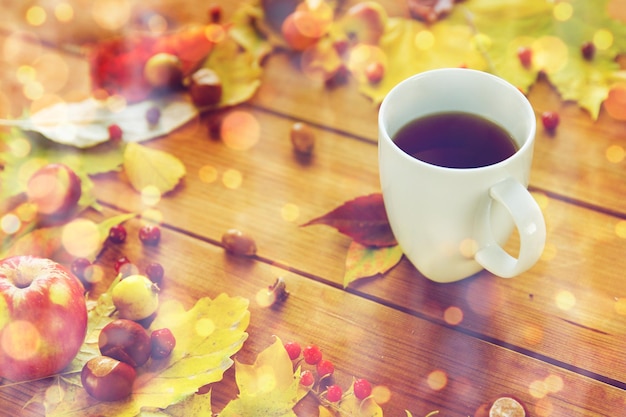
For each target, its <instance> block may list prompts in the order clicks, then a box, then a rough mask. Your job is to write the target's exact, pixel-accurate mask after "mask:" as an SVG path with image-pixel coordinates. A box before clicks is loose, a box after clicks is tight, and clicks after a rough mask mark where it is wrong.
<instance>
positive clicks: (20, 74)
mask: <svg viewBox="0 0 626 417" xmlns="http://www.w3.org/2000/svg"><path fill="white" fill-rule="evenodd" d="M15 78H16V79H17V81H18V82H19V83H20V84H24V85H26V84H28V83H31V82H33V81H35V80H36V79H37V70H35V68H33V67H32V66H31V65H20V66H19V67H18V68H17V70H16V71H15Z"/></svg>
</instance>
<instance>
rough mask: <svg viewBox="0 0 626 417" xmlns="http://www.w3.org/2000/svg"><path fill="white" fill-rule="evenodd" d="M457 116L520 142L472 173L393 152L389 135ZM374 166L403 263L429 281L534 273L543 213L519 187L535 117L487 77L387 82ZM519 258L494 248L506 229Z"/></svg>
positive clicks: (524, 180)
mask: <svg viewBox="0 0 626 417" xmlns="http://www.w3.org/2000/svg"><path fill="white" fill-rule="evenodd" d="M451 111H460V112H467V113H473V114H476V115H479V116H482V117H483V118H486V119H489V120H491V121H493V122H495V123H497V124H498V125H500V126H501V127H503V128H504V129H505V130H507V131H508V132H509V133H510V134H511V136H512V137H513V139H514V140H515V141H516V143H517V145H518V148H519V149H518V150H517V152H516V153H515V154H513V155H512V156H511V157H509V158H507V159H505V160H504V161H501V162H498V163H496V164H493V165H488V166H484V167H479V168H468V169H464V168H445V167H441V166H437V165H431V164H429V163H426V162H423V161H420V160H419V159H416V158H414V157H412V156H410V155H409V154H407V153H405V152H404V151H403V150H402V149H400V148H399V147H398V146H397V145H396V144H395V143H394V141H393V137H394V136H395V134H396V133H397V132H398V130H400V128H402V127H403V126H405V125H406V124H407V123H408V122H410V121H412V120H414V119H416V118H420V117H423V116H427V115H429V114H434V113H441V112H451ZM378 125H379V128H378V130H379V144H378V147H379V148H378V161H379V170H380V181H381V187H382V193H383V198H384V202H385V209H386V211H387V216H388V218H389V223H390V225H391V229H392V231H393V233H394V235H395V237H396V240H397V241H398V243H399V245H400V247H401V248H402V250H403V252H404V254H405V255H406V256H407V258H408V259H409V260H410V261H411V263H412V264H413V265H414V266H415V267H416V268H417V269H418V271H419V272H420V273H422V274H423V275H424V276H425V277H427V278H429V279H431V280H433V281H436V282H442V283H443V282H453V281H458V280H460V279H463V278H466V277H469V276H471V275H473V274H475V273H477V272H478V271H480V270H482V269H483V268H484V269H487V270H488V271H490V272H491V273H493V274H495V275H498V276H501V277H505V278H509V277H513V276H516V275H519V274H521V273H522V272H524V271H526V270H528V269H529V268H530V267H532V266H533V265H534V264H535V263H536V262H537V260H538V259H539V257H540V256H541V253H542V252H543V248H544V245H545V238H546V227H545V222H544V219H543V215H542V213H541V210H540V208H539V206H538V205H537V203H536V201H535V200H534V198H533V197H532V196H531V194H530V193H529V192H528V190H527V188H526V187H527V185H528V180H529V176H530V167H531V163H532V156H533V145H534V139H535V130H536V119H535V114H534V112H533V109H532V107H531V105H530V103H529V102H528V100H527V99H526V97H525V96H524V95H523V94H522V93H521V92H520V91H519V90H518V89H517V88H516V87H514V86H513V85H511V84H509V83H508V82H506V81H504V80H502V79H501V78H498V77H496V76H494V75H491V74H488V73H486V72H481V71H475V70H470V69H464V68H448V69H438V70H432V71H427V72H423V73H420V74H417V75H414V76H412V77H410V78H408V79H406V80H404V81H402V82H401V83H399V84H398V85H397V86H395V87H394V88H393V89H392V90H391V91H390V92H389V94H388V95H387V96H386V97H385V99H384V100H383V102H382V104H381V107H380V111H379V115H378ZM514 227H516V228H517V230H518V233H519V254H518V255H517V257H515V256H513V255H511V254H509V253H507V252H506V251H505V250H504V249H503V248H502V245H504V244H505V243H506V241H507V240H508V239H509V237H510V235H511V233H512V232H513V228H514Z"/></svg>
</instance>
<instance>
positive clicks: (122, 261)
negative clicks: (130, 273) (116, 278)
mask: <svg viewBox="0 0 626 417" xmlns="http://www.w3.org/2000/svg"><path fill="white" fill-rule="evenodd" d="M126 264H130V259H128V258H127V257H125V256H121V257H119V258H117V261H115V272H117V273H118V274H119V273H120V270H121V269H122V266H124V265H126Z"/></svg>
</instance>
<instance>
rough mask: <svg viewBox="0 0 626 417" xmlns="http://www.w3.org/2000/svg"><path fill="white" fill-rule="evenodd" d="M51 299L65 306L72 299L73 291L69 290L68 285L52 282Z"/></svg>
mask: <svg viewBox="0 0 626 417" xmlns="http://www.w3.org/2000/svg"><path fill="white" fill-rule="evenodd" d="M49 291H50V293H49V296H50V301H52V302H53V303H54V304H56V305H60V306H62V307H65V306H67V305H68V304H69V302H70V301H71V293H70V292H69V291H68V290H67V287H66V286H65V285H63V284H60V283H55V284H52V285H51V286H50V288H49Z"/></svg>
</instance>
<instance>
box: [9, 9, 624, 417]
mask: <svg viewBox="0 0 626 417" xmlns="http://www.w3.org/2000/svg"><path fill="white" fill-rule="evenodd" d="M26 3H28V4H30V3H34V2H26ZM26 3H24V5H20V6H19V7H18V6H14V7H12V8H9V9H8V10H9V13H8V14H6V15H5V17H2V18H0V22H1V26H0V51H2V46H3V45H4V46H5V48H8V46H7V45H8V44H9V42H18V43H20V42H21V45H22V46H23V48H24V49H23V50H22V52H21V53H20V54H19V55H11V57H13V58H6V57H7V56H9V55H5V57H2V56H1V55H0V61H2V62H1V65H0V77H1V80H0V85H3V87H2V90H0V111H2V112H3V113H2V117H4V118H6V117H7V116H8V117H13V118H14V117H17V116H19V115H20V114H21V110H22V108H26V107H27V106H29V105H30V100H28V99H27V98H25V97H24V95H23V93H22V92H21V90H20V89H19V83H18V81H16V80H15V70H16V68H17V67H18V66H19V65H20V64H21V63H23V62H26V61H28V60H33V59H34V58H33V57H34V55H32V56H29V54H44V53H56V54H58V55H56V56H59V57H61V58H62V59H63V60H64V61H65V62H66V63H67V64H68V65H67V70H68V73H69V76H68V77H67V82H66V84H65V85H63V86H62V87H61V88H60V89H59V92H58V94H59V95H61V96H63V95H65V96H67V97H70V96H72V94H75V92H76V91H81V92H85V91H89V79H88V72H87V70H88V63H87V61H86V60H85V58H84V56H83V55H81V54H80V53H78V54H77V53H74V52H72V51H71V50H69V49H68V48H67V44H68V43H70V42H75V43H80V42H81V41H84V40H90V39H99V38H102V37H104V36H108V35H110V34H111V33H110V31H106V30H99V29H97V28H96V27H94V26H93V25H91V24H90V21H89V19H90V18H89V16H86V15H85V16H83V17H82V19H83V20H81V18H77V19H76V20H75V25H74V26H72V25H71V24H70V25H59V23H58V21H55V19H54V18H53V16H52V12H49V15H48V20H47V21H46V23H44V24H42V25H41V26H36V27H29V26H28V24H27V23H26V22H25V21H24V18H23V15H24V11H25V10H26V9H27V7H28V6H27V4H26ZM74 3H76V4H78V3H81V2H79V1H76V2H74ZM137 3H138V4H139V2H137ZM148 3H154V7H155V8H156V9H157V10H158V11H159V12H162V13H164V14H165V15H169V16H172V19H179V21H183V22H193V21H197V22H206V5H203V4H199V3H198V4H196V3H197V2H191V1H189V2H165V1H164V2H162V4H160V3H159V2H144V6H143V7H151V6H152V5H150V6H148ZM169 3H172V4H174V3H176V4H179V3H182V5H178V6H172V5H171V4H169ZM220 3H221V4H222V6H223V8H224V16H223V19H225V20H228V19H229V17H230V16H231V15H232V13H233V12H234V10H235V9H236V7H237V3H238V2H229V1H225V0H224V1H221V2H220ZM350 3H355V2H350ZM380 3H381V4H383V5H384V6H385V7H386V9H387V10H388V12H389V14H390V15H392V16H408V11H407V9H406V4H405V2H404V1H400V0H395V1H394V0H385V1H381V2H380ZM42 4H43V3H42ZM133 4H134V3H133ZM135 6H137V4H134V6H133V7H135ZM46 7H48V6H46ZM342 7H344V8H345V7H347V5H343V6H342ZM3 13H4V12H3ZM76 15H77V16H78V15H79V13H78V10H77V11H76ZM7 16H13V17H12V19H13V20H10V19H9V17H7ZM23 28H28V30H29V31H30V33H35V34H37V35H38V36H39V39H40V40H41V42H39V43H37V44H36V45H35V44H33V43H32V39H30V40H29V38H28V37H26V38H21V39H19V40H16V39H15V38H13V37H12V34H13V33H15V31H16V30H17V29H23ZM72 28H74V32H72V30H71V29H72ZM35 49H37V51H35ZM15 57H18V58H15ZM294 62H295V61H294V57H293V54H290V53H286V52H282V53H275V54H272V55H271V56H270V57H269V58H268V59H267V61H266V62H265V63H264V66H263V76H262V84H261V87H260V88H259V90H258V92H257V93H256V94H255V95H254V97H253V98H252V99H251V100H249V101H247V102H246V103H244V104H241V105H238V106H237V107H235V108H233V109H228V110H227V111H243V112H247V113H248V114H250V115H252V116H253V117H254V118H255V119H256V120H257V121H258V123H259V125H260V129H261V130H260V140H259V142H258V143H257V144H256V145H255V146H254V147H252V148H251V149H249V150H247V151H237V150H232V149H229V148H228V147H226V146H225V145H224V144H223V143H222V142H221V141H219V140H215V139H211V138H210V137H209V134H208V131H207V125H208V119H209V118H210V117H211V114H205V115H203V116H202V117H200V118H198V119H195V120H194V121H192V122H190V123H187V124H186V125H184V126H183V127H182V128H180V129H178V130H176V131H175V132H173V133H172V134H170V135H167V136H166V137H163V138H159V139H155V140H152V141H150V142H148V143H146V145H147V146H150V147H152V148H155V149H161V150H164V151H167V152H170V153H171V154H173V155H175V156H176V157H178V158H179V159H180V160H181V161H183V163H184V165H185V167H186V169H187V175H186V176H185V178H184V180H183V181H182V183H181V184H180V185H179V186H178V187H177V188H176V189H175V190H174V191H173V192H171V193H169V194H167V195H165V196H163V198H162V199H161V200H160V201H159V202H158V204H157V205H156V207H155V208H156V209H157V210H158V211H159V212H160V213H161V215H162V219H163V220H162V225H161V229H162V239H161V242H160V244H159V245H158V246H156V247H146V246H143V245H141V244H140V243H139V242H138V240H137V239H128V240H127V241H126V243H124V244H123V245H108V246H106V248H105V250H103V251H102V253H101V255H100V257H99V258H98V260H97V262H98V263H99V264H101V265H102V266H103V267H104V268H105V270H107V271H109V275H111V276H112V275H114V274H113V273H112V269H113V267H112V265H113V264H114V262H115V260H116V259H117V258H118V257H120V256H122V255H125V256H127V257H129V258H130V259H132V260H137V262H138V263H139V264H140V265H145V263H147V262H149V261H156V262H159V263H161V264H162V265H163V267H164V269H165V271H166V278H165V280H166V283H165V285H164V288H163V293H164V294H165V297H166V298H174V299H178V300H180V301H182V302H183V303H184V304H185V305H186V306H188V307H189V306H191V305H193V303H194V302H195V301H196V300H197V299H198V298H199V297H204V296H208V297H215V296H217V295H218V294H220V293H227V294H229V295H233V296H235V295H236V296H242V297H245V298H248V299H249V300H250V306H249V310H250V313H251V321H250V325H249V327H248V330H247V331H248V333H249V337H248V339H247V341H246V342H245V344H244V347H243V349H242V350H241V351H240V352H239V353H237V355H236V358H237V359H238V360H239V361H241V362H244V363H252V362H253V361H254V359H255V357H256V355H257V354H258V353H259V352H261V351H262V350H263V349H264V348H265V347H267V346H268V345H270V344H271V343H272V341H273V336H274V335H276V336H279V337H280V338H281V339H282V340H283V341H292V340H293V341H298V342H300V343H301V344H302V345H306V344H310V343H313V344H317V345H318V346H319V347H320V348H321V350H322V351H323V353H324V356H325V357H326V358H328V359H330V360H332V361H333V363H334V364H335V367H336V369H337V370H336V372H335V376H334V378H335V381H336V382H337V383H338V384H340V385H343V386H344V387H346V386H348V385H349V383H350V381H351V378H352V377H363V378H366V379H368V380H369V381H371V382H372V383H373V384H374V385H376V386H384V387H387V388H388V389H389V390H390V392H391V399H390V401H388V402H387V403H385V404H383V405H382V407H383V410H384V413H385V415H387V416H404V415H406V413H405V410H409V411H411V412H412V413H413V415H415V416H422V415H426V414H428V413H429V412H431V411H434V410H438V411H439V415H441V416H449V417H452V416H457V417H465V416H473V415H474V413H475V412H476V410H477V409H478V408H479V407H480V406H481V405H483V404H485V403H488V402H490V401H493V400H494V399H496V398H498V397H500V396H502V395H505V394H508V395H513V396H515V397H516V398H518V399H519V400H520V401H521V402H523V403H524V404H525V406H526V407H527V409H528V412H529V415H532V416H537V417H544V416H612V417H616V416H620V415H626V366H625V365H624V349H625V346H626V308H625V307H624V306H625V305H626V304H624V299H625V297H626V280H624V279H623V278H624V270H626V256H624V254H625V253H626V236H625V234H624V232H623V230H624V224H625V223H624V222H625V221H626V206H625V205H624V195H626V171H625V170H624V168H625V165H624V164H625V163H626V162H625V161H624V160H623V159H618V160H617V162H610V161H609V160H607V156H606V152H607V149H609V147H611V146H618V148H617V149H618V150H619V149H623V147H624V146H625V145H624V143H623V141H624V139H625V137H626V122H624V121H618V120H615V119H613V118H612V117H610V116H609V115H608V114H607V113H606V111H605V110H604V109H602V110H601V112H600V115H599V118H598V120H597V121H594V120H592V118H591V117H590V116H589V114H588V113H587V112H586V111H584V110H582V109H581V108H580V107H578V106H577V105H576V104H575V103H569V102H564V101H562V100H561V99H560V97H559V96H558V94H557V93H556V92H555V90H554V89H553V88H552V87H551V86H550V85H549V83H548V82H546V81H545V80H543V79H541V80H539V82H538V83H537V84H536V85H535V86H534V87H533V88H532V89H531V91H530V93H529V94H528V96H529V99H530V101H531V103H532V105H533V106H534V108H535V110H536V113H537V117H538V123H539V128H538V132H537V138H536V146H535V159H534V165H533V170H532V175H531V183H530V189H531V191H532V193H533V195H534V196H535V197H536V199H537V200H538V201H539V203H540V206H541V208H542V210H543V212H544V216H545V218H546V223H547V230H548V235H547V245H546V250H545V252H544V255H543V256H542V259H541V260H540V261H539V262H538V263H537V264H536V265H535V266H534V267H533V268H532V269H531V270H529V271H528V272H526V273H524V274H522V275H521V276H519V277H516V278H514V279H510V280H507V279H500V278H497V277H494V276H492V275H491V274H489V273H487V272H482V273H479V274H477V275H476V276H474V277H471V278H469V279H466V280H462V281H460V282H457V283H452V284H437V283H434V282H431V281H429V280H428V279H426V278H424V277H423V276H421V275H420V274H419V273H418V272H417V271H416V270H415V269H414V267H412V265H411V264H410V263H409V262H408V261H407V260H406V259H403V260H402V261H401V262H400V263H399V265H397V266H396V267H395V268H394V269H392V270H391V271H390V272H388V273H387V274H385V275H384V276H378V277H374V278H371V279H367V280H362V281H359V282H357V283H354V284H352V285H350V286H348V287H347V288H343V285H342V280H343V274H344V270H345V257H346V253H347V249H348V246H349V244H350V241H351V240H350V238H348V237H346V236H344V235H341V234H339V233H337V232H336V231H335V230H334V229H331V228H329V227H324V226H314V227H313V226H312V227H305V228H303V227H299V225H301V224H302V223H304V222H306V221H308V220H310V219H312V218H314V217H318V216H320V215H322V214H324V213H327V212H329V211H330V210H332V209H333V208H335V207H337V206H339V205H340V204H342V203H343V202H345V201H347V200H350V199H352V198H355V197H358V196H363V195H367V194H370V193H375V192H379V191H380V186H379V182H378V169H377V143H376V142H377V118H376V116H377V108H376V106H375V105H373V104H372V103H371V102H370V101H369V99H367V98H366V97H364V96H363V95H362V94H360V93H359V92H358V91H357V88H356V85H355V83H354V82H353V81H349V82H348V83H347V84H345V85H340V86H338V87H336V88H328V87H327V86H325V85H324V84H323V83H320V82H312V81H310V80H308V79H307V78H306V77H305V76H304V75H303V74H302V72H301V71H300V70H299V68H298V66H297V65H294ZM545 110H554V111H557V112H558V113H559V115H560V118H561V123H560V125H559V127H558V129H557V131H556V133H555V134H553V135H551V134H548V133H546V132H545V131H544V130H543V129H542V128H541V124H540V123H541V122H540V121H539V114H540V113H541V112H543V111H545ZM298 121H302V122H306V123H309V124H310V125H311V126H312V127H313V129H314V131H315V135H316V145H315V150H314V154H313V156H312V158H311V160H310V161H309V162H308V163H302V161H301V160H299V159H298V158H296V157H295V156H294V152H293V149H292V145H291V143H290V140H289V131H290V128H291V126H292V125H293V124H294V123H295V122H298ZM203 167H210V169H213V170H214V172H215V174H216V175H215V177H214V178H213V179H210V180H207V179H206V178H205V177H202V176H201V175H200V172H201V169H202V168H203ZM229 172H235V173H237V174H238V175H240V177H241V182H240V184H238V185H236V186H232V185H229V184H228V183H227V181H226V180H225V178H226V177H227V175H228V173H229ZM94 181H95V185H96V186H95V190H94V193H95V195H96V197H97V200H98V202H99V203H100V204H101V206H102V207H103V213H102V214H99V213H95V212H91V211H89V212H86V213H84V214H83V215H84V216H86V217H88V218H93V219H99V218H102V216H103V215H104V216H112V215H115V214H120V213H128V212H141V211H142V210H144V209H145V208H146V206H145V205H144V203H143V202H142V199H141V196H140V195H139V194H138V193H137V192H135V191H134V190H133V189H132V188H131V187H130V186H129V184H128V182H127V181H126V180H125V178H124V174H123V173H109V174H105V175H100V176H96V177H94ZM285 210H291V211H290V213H292V214H293V213H295V215H293V216H284V215H283V212H284V211H285ZM126 225H127V228H128V230H129V236H135V234H136V233H137V230H138V228H139V227H140V220H139V219H133V220H131V221H129V222H127V224H126ZM230 228H238V229H240V230H243V231H245V232H246V233H247V234H249V235H250V236H252V237H254V239H255V241H256V245H257V247H258V252H257V254H256V255H255V256H253V257H251V258H245V257H236V256H231V255H228V254H226V253H225V251H224V248H223V247H222V244H221V241H220V239H221V236H222V234H223V233H224V232H225V231H226V230H227V229H230ZM620 230H622V232H620ZM277 277H283V278H284V280H285V282H286V285H287V289H288V291H289V296H288V298H287V300H286V301H285V302H283V303H281V304H279V305H277V306H275V307H273V308H263V307H261V306H259V305H258V304H257V303H256V302H255V295H256V294H257V292H258V291H259V290H260V289H262V288H264V287H266V286H268V285H270V284H272V283H273V282H274V280H275V279H276V278H277ZM47 383H48V382H47V381H46V380H44V381H36V382H33V383H22V384H13V383H10V382H9V381H3V384H2V385H0V404H1V406H0V415H3V416H18V415H19V416H39V415H43V411H42V409H41V407H39V406H38V405H37V404H34V405H30V406H27V407H24V406H25V404H26V403H27V401H28V400H29V399H30V398H31V397H32V395H33V394H34V393H35V392H36V391H37V390H40V389H42V387H44V386H45V385H46V384H47ZM236 393H237V388H236V385H235V380H234V371H233V369H230V370H229V371H227V372H226V374H225V377H224V380H223V381H221V382H220V383H217V384H214V385H213V393H212V396H213V404H214V411H219V410H221V409H222V408H223V407H224V405H225V404H226V403H227V402H228V401H230V400H231V399H233V398H235V396H236ZM317 406H318V403H317V402H316V400H315V399H314V398H313V397H311V396H309V397H307V398H306V399H305V400H303V401H302V402H301V403H299V404H298V405H297V407H296V408H295V412H296V414H298V415H299V416H311V415H317Z"/></svg>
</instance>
